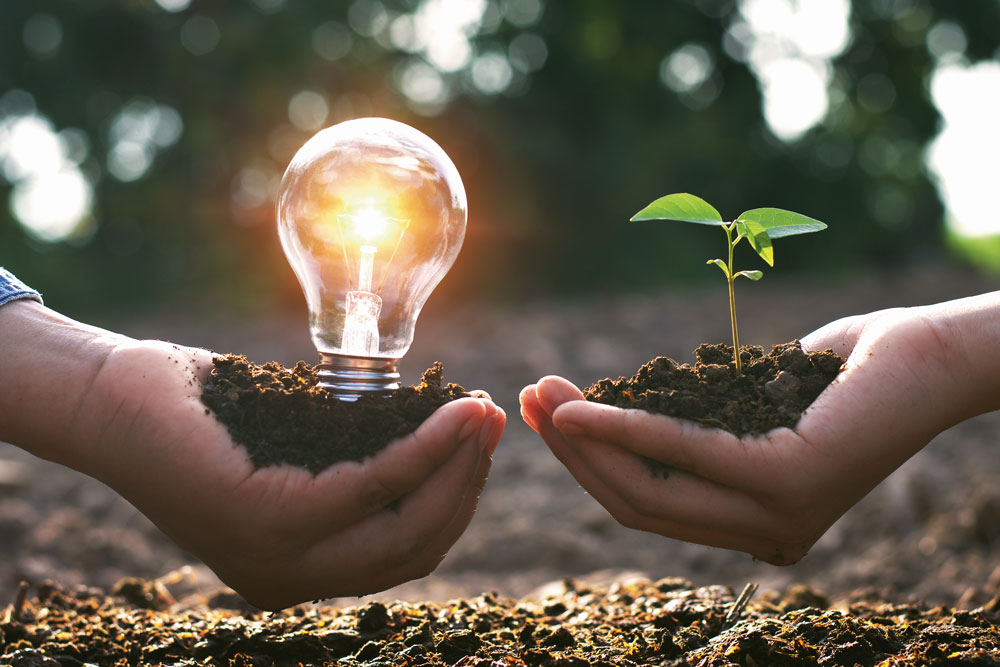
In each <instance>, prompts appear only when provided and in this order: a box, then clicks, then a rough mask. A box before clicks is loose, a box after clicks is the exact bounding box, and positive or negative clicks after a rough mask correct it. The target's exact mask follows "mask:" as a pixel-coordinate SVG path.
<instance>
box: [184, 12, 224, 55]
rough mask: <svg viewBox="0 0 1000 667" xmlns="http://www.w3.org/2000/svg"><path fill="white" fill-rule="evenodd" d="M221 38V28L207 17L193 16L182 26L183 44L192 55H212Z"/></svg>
mask: <svg viewBox="0 0 1000 667" xmlns="http://www.w3.org/2000/svg"><path fill="white" fill-rule="evenodd" d="M220 38H221V33H220V32H219V26H218V25H217V24H216V23H215V21H214V20H212V19H210V18H209V17H207V16H192V17H191V18H189V19H188V20H187V21H185V22H184V25H182V26H181V44H182V45H183V46H184V48H185V49H187V50H188V52H190V53H191V54H192V55H196V56H203V55H206V54H208V53H211V52H212V51H214V50H215V47H217V46H218V45H219V39H220Z"/></svg>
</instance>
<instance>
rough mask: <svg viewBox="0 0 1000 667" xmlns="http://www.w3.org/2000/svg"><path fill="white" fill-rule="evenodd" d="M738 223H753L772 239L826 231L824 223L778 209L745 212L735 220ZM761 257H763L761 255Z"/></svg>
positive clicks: (758, 209)
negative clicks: (764, 230) (765, 231)
mask: <svg viewBox="0 0 1000 667" xmlns="http://www.w3.org/2000/svg"><path fill="white" fill-rule="evenodd" d="M736 220H737V221H738V222H750V221H753V222H755V223H757V224H759V225H760V226H761V227H763V228H764V229H766V230H767V235H768V236H769V237H771V238H772V239H780V238H781V237H783V236H793V235H795V234H808V233H810V232H819V231H823V230H824V229H826V223H825V222H820V221H819V220H816V219H814V218H810V217H809V216H807V215H802V214H801V213H794V212H792V211H786V210H784V209H780V208H755V209H753V210H751V211H746V212H745V213H742V214H740V217H738V218H736ZM762 256H763V255H762Z"/></svg>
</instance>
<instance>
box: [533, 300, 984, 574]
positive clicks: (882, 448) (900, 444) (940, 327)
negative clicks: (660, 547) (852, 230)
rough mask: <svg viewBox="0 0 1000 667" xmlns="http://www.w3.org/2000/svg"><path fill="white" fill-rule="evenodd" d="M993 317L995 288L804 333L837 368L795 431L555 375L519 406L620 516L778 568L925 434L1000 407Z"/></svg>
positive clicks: (630, 524) (622, 520)
mask: <svg viewBox="0 0 1000 667" xmlns="http://www.w3.org/2000/svg"><path fill="white" fill-rule="evenodd" d="M998 317H1000V292H994V293H991V294H986V295H983V296H979V297H972V298H969V299H962V300H958V301H952V302H946V303H943V304H938V305H934V306H927V307H920V308H908V309H893V310H888V311H880V312H876V313H871V314H869V315H862V316H857V317H851V318H847V319H843V320H838V321H836V322H833V323H832V324H829V325H827V326H825V327H823V328H821V329H819V330H818V331H815V332H813V333H812V334H810V335H809V336H807V337H806V338H805V339H803V341H802V343H803V347H804V348H806V349H807V350H819V349H826V348H833V350H834V351H835V352H837V353H839V354H841V355H843V356H845V357H846V358H847V362H846V368H845V370H844V371H843V372H841V374H840V375H839V376H838V378H837V379H836V380H835V381H834V383H833V384H831V385H830V386H829V387H828V388H827V389H826V391H825V392H823V394H821V395H820V397H819V398H818V399H817V400H816V402H815V403H813V405H812V407H810V408H809V409H808V410H807V411H806V412H805V414H804V415H803V416H802V419H801V421H800V422H799V424H798V426H797V427H796V428H795V429H794V430H792V429H788V428H778V429H775V430H773V431H770V432H769V433H767V434H765V435H763V436H758V437H749V436H748V437H744V438H742V439H740V438H737V437H735V436H734V435H732V434H730V433H728V432H726V431H722V430H719V429H716V428H709V427H706V426H701V425H698V424H695V423H693V422H687V421H681V420H677V419H673V418H670V417H665V416H662V415H655V414H651V413H648V412H645V411H641V410H623V409H620V408H615V407H611V406H606V405H600V404H596V403H590V402H587V401H585V400H583V395H582V394H581V392H580V390H579V389H578V388H577V387H576V386H574V385H573V384H572V383H570V382H569V381H567V380H565V379H563V378H560V377H555V376H549V377H545V378H542V379H541V380H540V381H539V382H538V383H537V384H534V385H530V386H528V387H525V389H524V390H523V391H522V392H521V414H522V416H523V417H524V419H525V421H526V422H527V423H528V424H529V425H530V426H531V427H532V428H533V429H534V430H535V431H537V432H538V433H539V434H540V435H541V436H542V438H543V439H544V440H545V442H546V443H547V444H548V446H549V448H550V449H551V450H552V452H553V453H554V454H555V455H556V457H557V458H559V460H560V461H562V462H563V464H564V465H566V467H567V468H568V469H569V471H570V472H571V473H572V474H573V476H574V477H575V478H576V479H577V481H578V482H579V483H580V484H581V485H582V486H583V487H584V488H586V489H587V490H588V491H589V492H590V494H591V495H592V496H593V497H594V498H595V499H596V500H597V501H598V502H600V503H601V504H602V505H603V506H604V507H605V508H606V509H607V510H608V511H609V512H610V513H611V514H612V515H613V516H614V517H615V519H617V520H618V521H619V522H620V523H622V524H623V525H625V526H628V527H630V528H636V529H639V530H646V531H650V532H654V533H659V534H661V535H665V536H668V537H673V538H677V539H682V540H687V541H690V542H697V543H700V544H706V545H711V546H718V547H725V548H728V549H736V550H739V551H745V552H747V553H750V554H752V555H754V556H756V557H757V558H759V559H761V560H764V561H767V562H769V563H773V564H775V565H788V564H791V563H794V562H796V561H798V560H799V559H800V558H802V557H803V556H804V555H805V554H806V552H807V551H808V550H809V548H810V547H811V546H812V545H813V543H815V542H816V540H817V539H819V537H820V536H821V535H822V534H823V533H824V532H825V531H826V530H827V528H829V527H830V525H831V524H832V523H833V522H834V521H836V520H837V518H838V517H840V515H842V514H843V513H844V512H845V511H846V510H847V509H848V508H850V507H851V506H852V505H853V504H854V503H856V502H857V501H858V500H860V499H861V498H862V497H863V496H864V495H865V494H866V493H868V491H870V490H871V489H872V488H874V487H875V486H876V485H877V484H878V483H879V482H880V481H881V480H882V479H884V478H885V477H886V476H888V475H889V474H890V473H891V472H892V471H893V470H895V469H896V468H897V467H898V466H899V465H900V464H902V463H903V462H904V461H906V460H907V459H908V458H909V457H910V456H912V455H913V454H914V453H916V452H917V451H919V450H920V449H921V448H922V447H923V446H924V445H926V444H927V443H928V442H929V441H930V440H931V438H933V437H934V436H935V435H936V434H937V433H939V432H941V431H942V430H944V429H946V428H948V427H949V426H951V425H953V424H956V423H958V422H959V421H962V420H964V419H966V418H969V417H971V416H973V415H976V414H981V413H983V412H988V411H991V410H996V409H998V408H1000V372H998V370H1000V356H998V355H997V352H996V351H997V350H1000V328H998V327H997V326H996V322H997V321H998ZM983 354H985V355H986V357H985V358H984V357H982V356H981V355H983ZM644 458H649V459H654V460H656V461H659V462H661V463H663V464H665V465H666V466H669V468H670V470H669V472H668V474H667V476H666V477H665V478H663V477H660V476H657V475H655V474H653V473H651V471H650V468H649V466H648V465H647V463H646V462H645V461H644Z"/></svg>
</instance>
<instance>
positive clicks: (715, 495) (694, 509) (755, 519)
mask: <svg viewBox="0 0 1000 667" xmlns="http://www.w3.org/2000/svg"><path fill="white" fill-rule="evenodd" d="M564 440H565V441H566V442H567V443H568V444H569V445H570V446H572V448H573V452H574V453H575V455H576V458H577V459H578V460H579V461H580V463H581V464H582V465H585V466H586V467H587V468H588V470H589V471H590V473H591V475H592V477H593V478H594V479H596V480H599V481H600V482H601V483H602V484H603V486H604V487H605V488H607V490H608V491H609V492H610V493H613V494H615V495H616V496H617V497H618V498H620V499H621V500H622V501H623V502H624V503H625V504H626V505H627V506H628V507H629V508H630V509H631V510H632V511H634V512H635V513H636V514H637V515H639V516H642V517H645V518H648V519H649V520H651V521H667V522H672V523H673V524H677V525H687V526H699V527H701V528H705V529H710V530H715V531H719V532H721V533H726V534H731V535H743V536H747V537H749V536H761V535H767V536H772V537H777V536H778V535H780V534H781V533H782V531H783V530H784V523H785V522H784V520H783V519H782V518H780V517H776V516H775V515H774V514H772V513H771V512H769V511H768V510H767V509H765V508H764V507H763V506H762V505H761V504H760V503H759V502H758V501H757V499H756V498H754V497H753V496H751V495H750V494H747V493H744V492H742V491H738V490H736V489H733V488H731V487H727V486H723V485H721V484H717V483H715V482H712V481H711V480H707V479H705V478H703V477H698V476H697V475H693V474H691V473H688V472H685V471H683V470H679V469H676V468H671V469H669V470H666V471H664V472H663V473H660V472H657V471H654V470H652V469H651V468H650V466H649V463H648V461H646V460H643V459H641V458H639V457H638V456H636V455H635V454H632V453H631V452H628V451H626V450H624V449H621V448H619V447H616V446H614V445H609V444H607V443H604V442H600V441H596V440H592V439H590V438H587V437H583V436H580V437H565V436H564ZM657 532H660V531H657Z"/></svg>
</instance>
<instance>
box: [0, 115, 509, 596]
mask: <svg viewBox="0 0 1000 667" xmlns="http://www.w3.org/2000/svg"><path fill="white" fill-rule="evenodd" d="M344 125H347V126H348V129H349V130H350V132H349V133H347V134H349V135H351V141H348V143H347V148H345V147H344V146H343V145H341V144H340V143H339V140H338V142H334V143H335V145H336V146H337V151H335V155H334V154H326V155H327V156H328V157H330V159H329V160H326V159H317V156H318V155H324V153H323V152H322V150H318V149H317V146H318V147H319V148H323V147H328V146H326V143H325V142H326V140H327V139H328V138H331V137H342V136H343V135H342V134H341V131H342V130H343V128H341V129H339V130H338V129H337V128H336V127H335V128H331V130H332V131H331V130H327V131H326V132H327V133H326V134H324V133H320V135H319V136H320V137H321V139H320V141H319V143H318V144H317V143H315V142H310V143H309V144H307V145H306V147H304V148H303V151H304V153H301V152H300V155H299V156H297V161H293V164H292V166H291V167H290V168H289V173H288V175H287V176H286V181H285V186H286V187H284V188H283V192H282V201H281V212H282V216H283V217H282V240H283V242H284V243H285V247H286V250H288V251H289V255H290V257H292V258H293V259H294V261H293V263H294V265H295V267H296V272H297V274H298V276H299V278H300V280H301V281H302V284H303V288H304V289H305V291H306V295H307V298H308V300H309V304H310V312H311V330H312V334H313V340H314V341H315V342H316V345H317V348H318V349H319V350H320V352H321V355H322V356H321V359H322V360H323V361H324V363H325V364H326V367H325V369H324V378H325V382H326V383H327V384H329V385H331V386H332V388H333V390H334V391H335V392H338V393H340V394H341V396H342V397H343V398H344V399H346V400H350V399H351V398H356V397H357V396H358V395H359V394H360V393H362V392H364V391H375V392H379V393H383V392H388V391H391V389H392V388H393V387H394V386H395V385H396V378H398V374H396V371H395V364H396V362H397V361H398V359H399V358H400V357H401V356H402V355H403V354H404V353H405V352H406V349H407V348H408V347H409V344H410V341H411V340H412V336H413V326H414V323H415V320H416V316H417V313H418V312H419V310H420V308H421V307H422V306H423V304H424V302H425V301H426V299H427V296H428V295H429V294H430V291H431V289H433V287H434V286H435V285H436V284H437V283H438V281H439V280H440V279H441V277H442V276H443V275H444V273H445V271H447V269H448V268H449V267H450V266H451V264H452V262H453V261H454V259H455V255H456V254H457V252H458V248H459V246H460V245H461V241H462V237H463V234H464V229H465V193H464V190H463V189H462V187H461V180H460V179H459V178H458V173H457V171H455V169H454V166H453V165H452V164H451V162H450V160H448V158H447V156H445V155H444V153H443V151H441V149H440V148H438V147H437V146H436V144H434V143H433V142H431V141H430V139H427V138H426V137H424V136H423V135H421V134H420V133H418V132H416V131H415V130H412V129H410V128H406V126H403V125H400V124H398V123H393V122H392V121H385V120H377V121H353V122H352V123H349V124H344ZM338 127H340V126H338ZM355 130H363V131H361V132H360V133H358V132H355ZM359 136H360V137H361V138H360V139H359V138H358V137H359ZM314 149H317V150H316V151H315V152H314ZM342 149H343V150H342ZM299 158H302V159H301V160H300V159H299ZM334 185H335V186H336V187H334ZM212 356H213V355H212V353H211V352H209V351H208V350H202V349H197V348H188V347H180V346H176V345H171V344H169V343H165V342H162V341H137V340H133V339H130V338H128V337H126V336H121V335H118V334H114V333H111V332H108V331H103V330H100V329H95V328H93V327H89V326H87V325H85V324H81V323H80V322H75V321H73V320H71V319H69V318H66V317H64V316H62V315H60V314H59V313H56V312H55V311H52V310H50V309H48V308H46V307H45V306H43V305H41V304H40V303H34V302H30V301H17V302H14V303H8V304H6V305H4V306H2V307H0V386H3V387H4V391H3V392H0V440H3V441H5V442H9V443H12V444H15V445H17V446H19V447H22V448H24V449H26V450H27V451H30V452H32V453H33V454H35V455H37V456H39V457H43V458H46V459H49V460H52V461H56V462H58V463H62V464H64V465H66V466H69V467H71V468H75V469H77V470H80V471H82V472H84V473H86V474H88V475H90V476H92V477H94V478H96V479H99V480H101V481H102V482H104V483H106V484H107V485H108V486H110V487H111V488H113V489H114V490H115V491H117V492H118V493H120V494H121V495H122V496H124V497H125V498H127V499H128V500H129V501H130V502H131V503H132V504H133V505H134V506H135V507H136V508H138V509H139V510H140V511H141V512H142V513H143V514H145V515H146V516H148V517H149V518H150V519H151V520H152V521H153V522H154V523H156V525H157V526H158V527H159V528H161V529H162V530H163V531H164V532H165V533H166V534H167V535H168V536H170V537H171V538H172V539H173V540H174V541H176V542H177V543H178V544H179V545H180V546H181V547H183V548H184V549H185V550H186V551H188V552H189V553H191V554H194V555H195V556H197V557H198V558H200V559H201V560H202V561H204V563H205V564H206V565H208V566H209V567H210V568H212V570H214V571H215V572H216V573H217V574H218V575H219V577H220V578H221V579H222V580H223V581H224V582H225V583H227V584H229V585H230V586H232V587H233V588H235V589H236V590H237V591H238V592H239V593H241V594H242V595H243V596H244V597H246V598H247V600H249V601H250V602H251V603H253V604H255V605H258V606H260V607H263V608H266V609H277V608H280V607H285V606H288V605H292V604H295V603H298V602H303V601H307V600H313V599H318V598H326V597H335V596H353V595H361V594H365V593H372V592H376V591H379V590H384V589H386V588H389V587H391V586H394V585H396V584H399V583H402V582H405V581H408V580H410V579H414V578H418V577H422V576H424V575H426V574H428V573H429V572H431V571H432V570H433V569H434V568H435V567H436V566H437V565H438V563H439V562H440V561H441V559H442V558H443V557H444V554H445V553H446V552H447V551H448V549H449V548H450V547H451V545H452V544H453V543H454V542H455V541H456V540H457V539H458V538H459V536H460V535H461V534H462V532H463V531H464V530H465V527H466V526H467V525H468V523H469V521H470V520H471V518H472V515H473V513H474V512H475V508H476V503H477V501H478V499H479V494H480V492H481V490H482V488H483V485H484V484H485V482H486V477H487V474H488V472H489V468H490V463H491V458H492V454H493V451H494V450H495V448H496V446H497V443H498V442H499V439H500V435H501V433H502V432H503V428H504V425H505V421H506V417H505V415H504V413H503V410H501V409H500V408H499V407H497V406H496V405H495V404H494V403H493V402H492V401H491V400H489V399H488V398H484V397H475V398H473V397H469V398H461V399H458V400H456V401H452V402H450V403H448V404H446V405H444V406H442V407H441V408H439V409H438V410H436V411H435V412H434V413H433V414H432V415H431V416H430V417H429V418H428V419H427V420H426V421H425V422H424V423H423V424H422V425H421V426H420V427H419V428H418V429H417V430H416V431H414V432H413V433H411V434H410V435H407V436H404V437H401V438H398V439H396V440H394V441H393V442H391V443H389V444H388V445H387V446H386V447H385V449H383V450H382V451H380V452H379V453H378V454H376V455H375V456H372V457H370V458H368V459H365V460H364V461H361V462H354V461H351V462H344V463H338V464H336V465H333V466H331V467H329V468H327V469H326V470H324V471H323V472H321V473H319V474H318V475H313V474H312V473H311V472H309V471H308V470H306V469H304V468H298V467H293V466H289V465H282V466H270V467H266V468H261V469H255V468H254V466H253V465H252V464H251V462H250V460H249V458H248V456H247V454H246V451H245V450H244V449H243V448H241V447H239V446H237V444H236V443H234V442H233V440H232V438H231V437H230V435H229V433H228V432H227V430H226V428H225V427H224V426H222V425H221V424H220V423H219V422H218V421H216V419H215V418H214V417H213V416H212V415H211V414H209V413H208V411H207V410H206V409H205V406H204V405H203V404H202V402H201V399H200V395H201V386H202V383H203V382H204V380H205V379H206V378H207V377H208V374H209V373H210V371H211V368H212ZM40 368H44V369H46V372H45V373H39V372H38V369H40ZM52 377H58V378H59V391H58V397H57V398H55V399H54V398H53V393H52V380H51V378H52Z"/></svg>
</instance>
